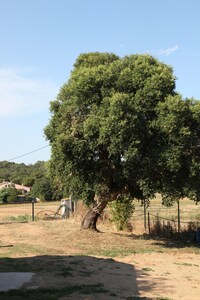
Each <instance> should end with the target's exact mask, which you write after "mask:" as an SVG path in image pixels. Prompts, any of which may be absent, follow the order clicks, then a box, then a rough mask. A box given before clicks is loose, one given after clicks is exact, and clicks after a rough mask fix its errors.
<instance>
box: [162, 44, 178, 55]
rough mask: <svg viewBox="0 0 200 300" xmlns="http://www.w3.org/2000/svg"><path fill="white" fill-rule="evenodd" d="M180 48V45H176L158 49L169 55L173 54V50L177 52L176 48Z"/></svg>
mask: <svg viewBox="0 0 200 300" xmlns="http://www.w3.org/2000/svg"><path fill="white" fill-rule="evenodd" d="M178 48H179V46H178V45H175V46H174V47H171V48H167V49H160V50H158V54H159V55H165V56H168V55H170V54H172V53H173V52H175V51H176V50H178Z"/></svg>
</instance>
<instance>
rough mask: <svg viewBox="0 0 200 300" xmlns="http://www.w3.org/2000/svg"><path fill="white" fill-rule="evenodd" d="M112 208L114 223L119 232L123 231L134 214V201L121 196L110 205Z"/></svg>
mask: <svg viewBox="0 0 200 300" xmlns="http://www.w3.org/2000/svg"><path fill="white" fill-rule="evenodd" d="M110 208H111V215H112V221H113V222H114V223H115V225H116V227H117V229H118V230H123V229H124V228H125V227H126V225H127V223H128V221H129V219H130V217H131V216H132V214H133V212H134V209H135V206H134V204H133V200H132V199H131V198H130V197H129V196H128V195H120V196H119V197H118V198H117V200H115V201H113V202H112V203H110Z"/></svg>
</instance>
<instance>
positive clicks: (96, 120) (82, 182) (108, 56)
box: [45, 52, 175, 202]
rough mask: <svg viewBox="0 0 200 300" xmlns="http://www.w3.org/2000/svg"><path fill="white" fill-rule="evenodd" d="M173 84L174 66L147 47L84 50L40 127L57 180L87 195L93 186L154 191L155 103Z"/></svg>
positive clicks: (137, 194) (106, 191) (136, 193)
mask: <svg viewBox="0 0 200 300" xmlns="http://www.w3.org/2000/svg"><path fill="white" fill-rule="evenodd" d="M174 89H175V77H174V76H173V72H172V68H171V67H170V66H167V65H165V64H163V63H161V62H159V61H158V60H156V59H155V58H153V57H152V56H150V55H130V56H125V57H124V58H119V57H118V56H116V55H114V54H112V53H98V52H95V53H86V54H81V55H80V56H79V57H78V58H77V61H76V62H75V64H74V69H73V71H72V73H71V76H70V79H69V80H68V82H66V83H65V84H64V85H63V87H62V88H61V89H60V92H59V94H58V96H57V98H56V100H55V101H53V102H52V103H51V113H52V117H51V120H50V122H49V124H48V126H47V127H46V128H45V134H46V137H47V139H48V140H49V141H50V144H51V150H52V153H51V160H50V164H49V169H50V174H51V177H52V178H53V180H54V184H57V185H58V186H59V188H60V189H62V190H65V191H66V193H67V192H69V191H70V189H73V191H74V192H77V190H78V193H79V197H80V196H81V194H82V195H83V196H84V195H89V196H88V197H87V196H86V198H87V202H91V201H93V197H91V195H93V196H94V194H95V193H96V194H102V195H104V196H105V195H107V196H108V195H110V197H111V195H112V194H113V195H114V194H116V193H118V194H119V193H130V194H131V196H132V197H134V198H138V199H146V198H147V196H148V197H149V196H150V197H153V195H154V194H155V192H156V191H157V190H158V184H159V176H160V169H159V168H160V167H159V166H158V156H159V155H160V153H161V150H162V149H161V148H160V146H159V144H160V130H159V127H158V124H156V123H155V121H156V119H157V114H158V112H157V106H158V103H160V102H164V101H165V99H166V97H167V96H169V95H170V96H174V95H175V91H174ZM99 191H100V192H99ZM107 196H106V197H107ZM111 198H113V197H111Z"/></svg>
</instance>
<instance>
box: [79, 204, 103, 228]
mask: <svg viewBox="0 0 200 300" xmlns="http://www.w3.org/2000/svg"><path fill="white" fill-rule="evenodd" d="M107 203H108V201H105V200H104V201H101V202H100V203H98V204H97V205H96V206H95V207H93V208H90V209H89V210H88V212H87V213H86V215H85V217H84V218H83V221H82V222H81V227H82V228H83V229H92V230H96V231H97V227H96V225H97V220H98V217H99V216H100V214H101V213H102V211H103V210H104V208H105V207H106V205H107Z"/></svg>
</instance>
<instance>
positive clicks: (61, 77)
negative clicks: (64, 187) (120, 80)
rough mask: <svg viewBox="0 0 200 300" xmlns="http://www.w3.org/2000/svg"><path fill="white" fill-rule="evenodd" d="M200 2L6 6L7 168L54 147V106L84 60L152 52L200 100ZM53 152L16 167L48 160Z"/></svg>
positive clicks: (1, 70) (3, 99) (0, 79)
mask: <svg viewBox="0 0 200 300" xmlns="http://www.w3.org/2000/svg"><path fill="white" fill-rule="evenodd" d="M199 11H200V1H199V0H0V38H1V43H0V128H1V147H0V161H2V160H11V159H12V158H15V157H18V156H22V155H23V154H26V153H30V152H32V151H35V150H37V149H40V148H42V147H45V146H46V145H48V143H47V141H46V140H45V138H44V134H43V129H44V127H45V126H46V125H47V124H48V120H49V118H50V113H49V102H50V101H51V100H53V99H55V97H56V95H57V93H58V91H59V89H60V87H61V86H62V85H63V84H64V82H66V81H67V80H68V78H69V76H70V72H71V70H72V68H73V64H74V62H75V60H76V58H77V57H78V55H79V54H80V53H83V52H91V51H100V52H105V51H106V52H113V53H115V54H117V55H119V56H121V57H123V56H125V55H129V54H135V53H138V54H142V53H149V54H151V55H153V56H155V57H156V58H157V59H158V60H160V61H162V62H164V63H167V64H169V65H171V66H172V67H173V69H174V74H175V76H176V77H177V82H176V87H177V88H176V90H177V91H178V92H180V93H181V94H182V95H183V97H184V98H185V97H194V98H196V99H200V84H199V81H200V37H199V28H200V18H199ZM49 158H50V148H49V147H48V146H47V147H45V148H43V149H40V150H38V151H35V152H33V153H31V154H29V155H25V156H22V157H19V158H18V159H14V160H13V161H14V162H16V163H22V162H23V163H25V164H32V163H35V162H36V161H38V160H45V161H46V160H48V159H49Z"/></svg>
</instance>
